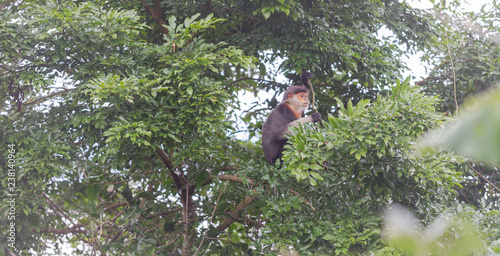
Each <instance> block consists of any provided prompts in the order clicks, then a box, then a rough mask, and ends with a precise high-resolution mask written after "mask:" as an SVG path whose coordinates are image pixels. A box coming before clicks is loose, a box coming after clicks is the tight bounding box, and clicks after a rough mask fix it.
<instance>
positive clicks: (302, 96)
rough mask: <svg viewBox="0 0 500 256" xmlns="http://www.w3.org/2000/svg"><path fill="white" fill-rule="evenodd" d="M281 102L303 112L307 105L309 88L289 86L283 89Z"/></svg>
mask: <svg viewBox="0 0 500 256" xmlns="http://www.w3.org/2000/svg"><path fill="white" fill-rule="evenodd" d="M283 102H285V103H287V104H288V105H289V106H291V107H292V108H293V109H294V110H296V111H298V112H304V111H305V110H306V108H307V107H309V90H308V89H307V88H306V87H304V86H291V87H290V88H288V89H287V90H286V91H285V95H284V97H283Z"/></svg>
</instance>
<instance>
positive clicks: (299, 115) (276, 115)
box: [262, 72, 321, 168]
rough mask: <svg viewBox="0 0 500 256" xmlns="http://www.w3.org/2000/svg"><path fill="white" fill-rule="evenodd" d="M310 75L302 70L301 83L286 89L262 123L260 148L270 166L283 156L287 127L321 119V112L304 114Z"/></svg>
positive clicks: (287, 132)
mask: <svg viewBox="0 0 500 256" xmlns="http://www.w3.org/2000/svg"><path fill="white" fill-rule="evenodd" d="M311 77H312V76H311V74H310V73H309V72H303V73H302V76H301V79H302V85H301V86H300V85H294V86H290V87H289V88H288V89H286V90H285V93H284V95H283V101H282V102H281V103H280V104H279V105H278V106H276V108H275V109H274V110H273V111H272V112H271V114H270V115H269V117H268V118H267V120H266V122H265V123H264V126H263V128H262V149H263V150H264V155H265V157H266V160H267V162H268V163H269V164H271V165H272V166H274V165H275V163H276V160H277V159H278V158H279V159H281V157H282V156H283V151H284V146H285V145H286V144H287V141H288V139H287V138H285V136H284V135H285V134H290V131H289V130H288V128H289V127H292V126H297V125H298V124H299V123H309V122H318V121H319V120H321V114H320V113H317V112H316V113H313V114H312V115H310V116H307V117H305V115H304V111H305V110H306V109H307V107H309V86H308V81H309V79H310V78H311ZM280 168H281V166H280Z"/></svg>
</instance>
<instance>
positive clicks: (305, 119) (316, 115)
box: [283, 112, 321, 135]
mask: <svg viewBox="0 0 500 256" xmlns="http://www.w3.org/2000/svg"><path fill="white" fill-rule="evenodd" d="M319 120H321V114H320V113H318V112H316V113H313V114H312V115H310V116H306V117H302V118H299V119H297V120H295V121H293V122H291V123H289V124H288V125H287V127H286V130H285V134H291V132H290V129H289V128H290V127H297V126H298V125H299V123H300V124H305V123H310V122H314V123H316V122H318V121H319ZM283 135H284V134H283Z"/></svg>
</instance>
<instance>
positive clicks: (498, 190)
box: [469, 165, 500, 193]
mask: <svg viewBox="0 0 500 256" xmlns="http://www.w3.org/2000/svg"><path fill="white" fill-rule="evenodd" d="M469 167H470V168H471V170H473V171H474V172H475V173H477V175H479V177H481V178H482V179H483V180H485V181H486V182H488V184H490V185H491V186H492V187H493V188H494V189H495V190H496V191H497V192H498V193H500V189H499V188H498V187H497V186H495V184H493V182H491V181H489V180H488V179H487V178H486V177H484V176H483V175H482V174H481V173H480V172H478V171H476V169H474V167H472V165H469Z"/></svg>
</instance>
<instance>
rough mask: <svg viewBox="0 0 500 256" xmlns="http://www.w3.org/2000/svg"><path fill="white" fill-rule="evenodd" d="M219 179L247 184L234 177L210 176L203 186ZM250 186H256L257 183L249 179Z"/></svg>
mask: <svg viewBox="0 0 500 256" xmlns="http://www.w3.org/2000/svg"><path fill="white" fill-rule="evenodd" d="M215 179H219V180H224V181H232V182H238V183H241V184H245V181H244V180H243V179H241V178H240V177H238V176H234V175H218V176H209V177H208V178H207V179H206V180H205V181H204V182H203V185H202V186H205V185H208V184H210V183H211V182H212V181H213V180H215ZM247 182H248V184H250V185H252V186H253V185H254V184H255V182H254V181H253V180H252V179H247Z"/></svg>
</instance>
